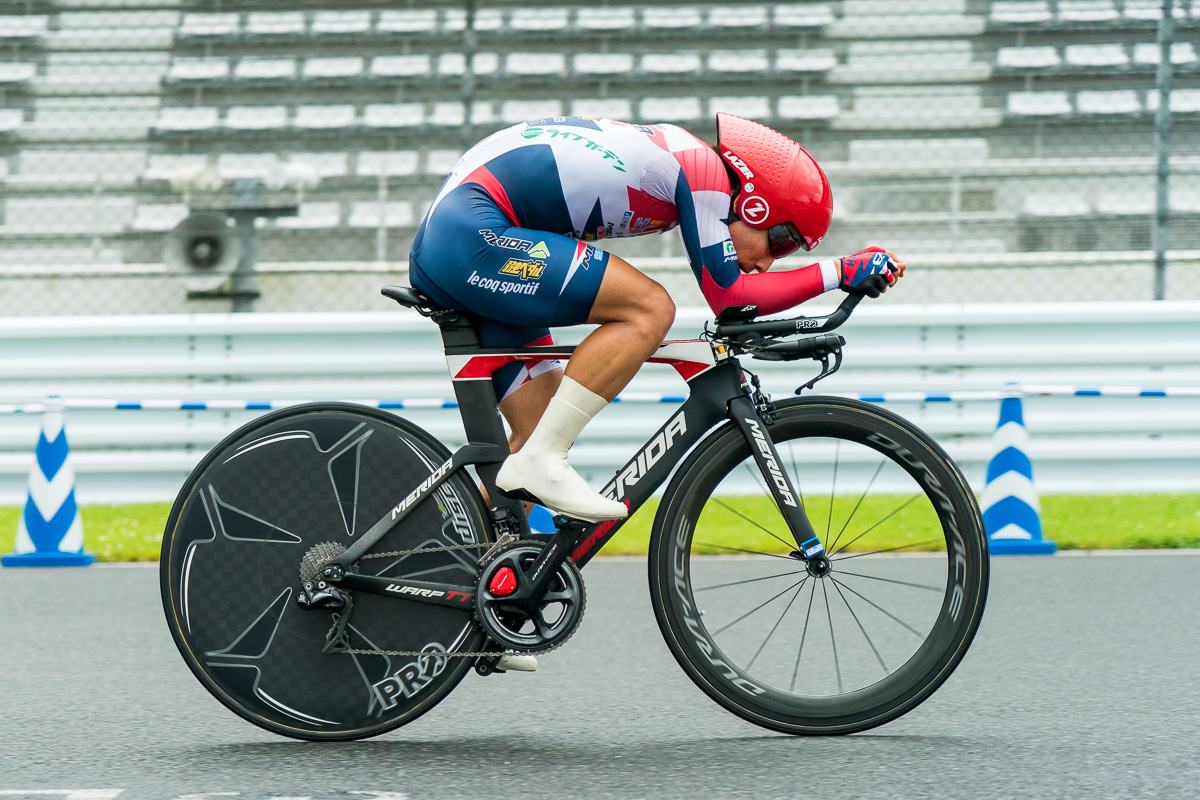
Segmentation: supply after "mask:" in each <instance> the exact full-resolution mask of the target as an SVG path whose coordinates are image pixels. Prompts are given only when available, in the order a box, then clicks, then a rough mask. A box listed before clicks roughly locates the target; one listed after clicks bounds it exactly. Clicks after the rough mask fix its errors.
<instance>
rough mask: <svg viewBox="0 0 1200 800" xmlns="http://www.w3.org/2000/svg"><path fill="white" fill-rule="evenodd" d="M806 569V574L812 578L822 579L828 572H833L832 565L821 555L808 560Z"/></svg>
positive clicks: (827, 557)
mask: <svg viewBox="0 0 1200 800" xmlns="http://www.w3.org/2000/svg"><path fill="white" fill-rule="evenodd" d="M807 567H808V574H809V575H812V576H813V577H814V578H824V577H825V576H826V575H828V574H829V573H830V572H833V563H832V562H831V561H830V560H829V556H827V555H825V554H823V553H822V554H821V555H819V556H813V557H812V558H810V559H809V560H808V564H807Z"/></svg>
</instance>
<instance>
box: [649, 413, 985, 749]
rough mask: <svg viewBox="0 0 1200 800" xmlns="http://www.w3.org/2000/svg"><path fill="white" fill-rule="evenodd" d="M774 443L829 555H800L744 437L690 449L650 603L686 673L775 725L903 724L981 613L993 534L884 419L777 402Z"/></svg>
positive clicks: (930, 445)
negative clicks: (809, 557) (901, 719)
mask: <svg viewBox="0 0 1200 800" xmlns="http://www.w3.org/2000/svg"><path fill="white" fill-rule="evenodd" d="M779 411H780V413H779V416H778V418H777V420H776V421H775V422H774V423H773V424H772V425H771V426H770V427H769V431H770V436H771V438H772V441H773V442H774V443H775V446H776V448H777V449H778V451H779V454H780V456H781V457H782V459H783V461H784V465H785V466H786V468H787V469H788V470H789V472H790V474H791V475H792V477H793V480H794V481H795V483H796V485H797V488H798V490H799V493H800V497H799V498H797V499H798V501H799V502H800V503H801V504H802V505H803V507H804V510H805V511H806V513H807V514H808V518H809V520H810V521H811V522H812V524H813V527H814V528H815V529H816V531H817V533H818V534H819V535H820V536H821V539H822V541H823V542H824V544H825V548H826V558H825V559H815V560H812V561H806V560H804V559H803V558H802V557H801V556H800V554H799V553H797V552H796V549H797V548H796V545H795V541H794V539H793V538H792V536H791V534H790V532H789V531H788V528H787V525H786V523H785V522H784V519H783V516H782V514H781V513H780V511H779V508H778V506H777V505H776V502H775V500H774V497H773V496H772V495H771V494H770V492H769V491H768V490H767V485H766V484H765V483H764V482H763V478H762V474H761V472H760V471H759V469H758V467H757V465H756V463H755V461H754V458H753V456H752V455H751V452H750V449H749V447H748V446H747V443H746V440H745V437H744V436H743V435H742V433H741V432H740V430H739V429H738V428H736V427H733V426H728V427H727V428H724V429H722V430H720V431H718V432H717V433H715V434H713V435H712V436H710V437H709V438H708V439H706V440H705V441H704V442H701V444H700V445H698V446H697V448H696V450H695V452H693V454H692V455H691V456H690V457H689V459H688V461H687V462H685V464H684V465H683V466H682V467H681V468H680V469H679V471H678V473H677V474H676V477H675V479H674V481H673V482H672V484H671V486H670V487H669V488H668V490H667V493H666V495H665V497H664V499H663V503H662V505H661V506H660V508H659V513H658V517H657V518H656V520H655V524H654V532H653V534H652V537H651V541H650V586H651V599H652V602H653V604H654V608H655V614H656V616H657V618H658V622H659V626H660V628H661V629H662V632H663V635H664V637H665V638H666V641H667V644H668V645H669V646H670V648H671V651H672V652H673V653H674V655H675V657H676V659H677V660H678V661H679V663H680V664H681V665H682V666H683V668H684V670H685V671H686V672H687V673H688V675H689V676H690V677H691V678H692V679H693V680H694V681H695V682H696V684H697V685H699V686H700V688H702V689H703V690H704V691H705V692H706V693H708V695H709V696H710V697H712V698H713V699H714V700H716V701H717V702H718V703H720V704H721V705H723V706H724V707H725V708H727V709H729V710H730V711H732V712H733V713H735V714H738V715H739V716H741V717H743V718H745V719H747V720H749V721H751V722H754V723H756V724H759V725H762V726H764V727H767V728H771V729H773V730H778V731H784V732H788V733H797V734H841V733H853V732H855V731H861V730H866V729H867V728H872V727H874V726H876V725H881V724H883V723H885V722H888V721H890V720H893V719H895V718H896V717H899V716H900V715H902V714H904V713H906V712H907V711H909V710H911V709H912V708H914V707H915V706H916V705H918V704H919V703H921V702H922V701H923V700H925V699H926V698H927V697H929V696H930V695H931V694H932V693H933V692H934V691H935V690H936V689H937V687H938V686H940V685H941V684H942V682H943V681H945V680H946V678H947V677H949V675H950V673H951V672H952V671H953V670H954V668H955V667H956V666H957V665H958V663H959V662H960V661H961V660H962V657H963V656H964V654H965V653H966V651H967V648H968V646H969V645H970V643H971V639H972V638H973V637H974V635H975V631H976V629H977V628H978V626H979V621H980V619H981V617H982V615H983V608H984V601H985V599H986V597H987V586H988V556H987V539H986V536H985V534H984V531H983V522H982V519H981V517H980V514H979V509H978V506H977V505H976V503H975V499H974V496H973V495H972V493H971V491H970V488H969V486H968V485H967V482H966V480H965V479H964V478H963V477H962V475H961V473H960V472H959V470H958V468H957V467H956V466H955V465H954V463H953V462H952V461H951V460H950V459H949V457H948V456H947V455H946V454H945V452H944V451H942V449H941V448H940V447H938V445H937V444H936V443H935V442H933V441H932V440H931V439H929V437H927V436H926V435H925V434H924V433H922V432H921V431H920V430H918V429H917V428H915V427H914V426H913V425H911V424H910V423H908V422H907V421H905V420H903V419H902V418H900V417H898V416H896V415H894V414H891V413H889V412H887V411H884V410H882V409H880V408H878V407H876V406H871V405H868V404H865V403H859V402H856V401H851V400H840V399H836V398H812V399H808V398H805V399H796V400H792V401H785V402H784V403H781V404H780V409H779Z"/></svg>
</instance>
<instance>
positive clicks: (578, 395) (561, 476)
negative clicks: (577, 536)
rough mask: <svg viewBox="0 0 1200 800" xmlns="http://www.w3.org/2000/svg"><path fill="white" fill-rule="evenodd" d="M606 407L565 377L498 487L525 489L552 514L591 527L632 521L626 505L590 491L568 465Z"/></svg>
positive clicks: (499, 478) (510, 460) (506, 467)
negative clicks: (577, 444) (608, 521)
mask: <svg viewBox="0 0 1200 800" xmlns="http://www.w3.org/2000/svg"><path fill="white" fill-rule="evenodd" d="M606 405H608V401H607V400H605V399H604V398H603V397H601V396H600V395H598V394H596V393H595V392H593V391H591V390H590V389H588V388H587V387H585V386H583V385H582V384H580V383H579V382H577V381H575V380H572V379H571V378H567V377H564V378H563V380H562V385H561V386H559V388H558V391H557V392H556V393H555V395H554V397H552V398H550V403H549V405H548V406H547V407H546V413H544V414H542V418H541V419H540V420H539V421H538V424H537V426H536V427H535V428H534V429H533V433H531V434H530V436H529V440H528V441H526V442H525V445H524V446H523V447H522V448H521V449H520V450H518V451H517V452H516V453H514V454H513V455H511V456H509V457H508V459H507V460H506V461H505V462H504V465H503V466H502V467H501V468H500V472H499V473H498V474H497V475H496V486H497V488H499V489H501V490H503V491H509V490H513V489H517V488H522V489H525V490H527V491H528V492H530V493H531V494H533V495H534V496H535V497H537V498H539V499H540V500H541V501H542V502H543V503H544V504H545V505H546V506H547V507H549V508H551V509H552V510H554V511H558V512H559V513H562V514H566V515H567V516H573V517H577V518H579V519H584V520H588V521H592V522H599V521H601V520H606V519H624V518H625V517H626V516H628V514H629V510H628V508H627V507H626V506H625V504H624V503H618V502H617V501H615V500H610V499H609V498H607V497H603V496H602V495H601V494H600V493H599V492H597V491H596V490H595V489H593V488H591V487H590V486H588V484H587V481H585V480H584V479H583V478H582V477H580V476H579V475H578V474H577V473H576V472H575V470H573V469H571V465H570V463H569V462H568V461H567V450H569V449H570V448H571V445H573V444H574V443H575V439H576V437H578V436H579V434H580V432H581V431H582V430H583V428H584V426H586V425H587V424H588V423H589V422H591V420H592V417H594V416H595V415H596V414H598V413H599V412H600V409H602V408H604V407H605V406H606Z"/></svg>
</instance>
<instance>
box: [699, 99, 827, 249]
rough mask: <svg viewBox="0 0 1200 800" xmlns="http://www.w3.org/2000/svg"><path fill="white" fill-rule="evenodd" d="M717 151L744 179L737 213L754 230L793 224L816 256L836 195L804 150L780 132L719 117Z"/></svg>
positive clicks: (725, 115)
mask: <svg viewBox="0 0 1200 800" xmlns="http://www.w3.org/2000/svg"><path fill="white" fill-rule="evenodd" d="M717 148H718V149H719V150H720V151H721V158H723V159H725V162H726V163H727V164H729V166H730V167H732V168H733V169H735V170H737V172H738V173H739V174H740V175H741V177H742V191H741V194H739V195H738V199H737V205H736V208H735V209H734V210H735V211H736V212H737V215H738V218H739V219H741V220H742V221H743V222H745V223H746V224H747V225H749V226H750V227H751V228H757V229H758V230H764V231H765V230H766V229H768V228H770V227H771V226H772V225H779V224H780V223H784V222H790V223H792V224H793V225H795V226H796V229H797V230H798V231H799V232H800V235H801V236H802V237H804V244H805V245H806V249H808V250H812V249H813V248H814V247H816V246H817V245H818V244H820V243H821V240H822V239H823V238H825V233H826V232H827V231H828V230H829V222H830V220H831V219H832V218H833V191H832V190H831V189H830V188H829V180H828V179H827V178H826V177H825V173H824V172H822V171H821V168H820V167H819V166H818V165H817V162H816V161H814V160H813V157H812V156H810V155H809V154H808V153H806V152H805V151H804V149H803V148H802V147H800V145H798V144H796V143H795V142H793V141H792V140H791V139H789V138H788V137H786V136H784V135H783V134H782V133H779V132H778V131H775V130H772V129H771V128H768V127H767V126H766V125H760V124H758V123H757V122H753V121H751V120H748V119H742V118H741V117H735V116H734V115H733V114H726V113H725V112H723V111H722V112H718V113H717Z"/></svg>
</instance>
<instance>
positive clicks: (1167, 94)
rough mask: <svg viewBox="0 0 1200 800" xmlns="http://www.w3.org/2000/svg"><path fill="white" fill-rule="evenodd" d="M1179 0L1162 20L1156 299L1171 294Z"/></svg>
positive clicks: (1168, 4)
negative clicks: (1169, 263)
mask: <svg viewBox="0 0 1200 800" xmlns="http://www.w3.org/2000/svg"><path fill="white" fill-rule="evenodd" d="M1174 12H1175V0H1163V4H1162V18H1161V19H1160V20H1159V23H1158V49H1159V62H1158V78H1157V81H1156V84H1157V88H1158V112H1157V113H1156V114H1155V117H1154V143H1155V147H1156V149H1157V151H1158V177H1157V185H1156V187H1155V188H1156V197H1155V211H1154V234H1153V243H1154V299H1155V300H1162V299H1164V298H1165V297H1166V294H1167V247H1168V246H1169V242H1168V232H1169V223H1170V218H1171V207H1170V200H1171V198H1170V193H1169V191H1168V183H1169V180H1170V176H1171V77H1172V74H1173V71H1174V69H1173V65H1172V64H1171V45H1172V44H1174V41H1175V16H1174Z"/></svg>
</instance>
